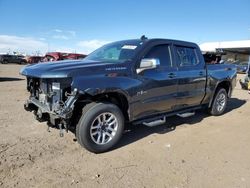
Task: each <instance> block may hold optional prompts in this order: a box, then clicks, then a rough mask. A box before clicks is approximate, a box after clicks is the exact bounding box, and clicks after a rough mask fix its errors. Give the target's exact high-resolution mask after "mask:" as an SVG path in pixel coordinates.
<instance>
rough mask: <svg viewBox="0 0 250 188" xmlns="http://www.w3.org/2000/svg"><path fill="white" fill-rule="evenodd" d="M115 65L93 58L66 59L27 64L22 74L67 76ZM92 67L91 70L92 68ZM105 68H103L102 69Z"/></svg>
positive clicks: (40, 76) (38, 76) (52, 76)
mask: <svg viewBox="0 0 250 188" xmlns="http://www.w3.org/2000/svg"><path fill="white" fill-rule="evenodd" d="M109 65H113V63H108V62H100V61H92V60H84V59H83V60H64V61H56V62H45V63H38V64H33V65H27V66H25V67H23V68H22V69H21V70H20V74H22V75H24V76H29V77H37V78H65V77H71V76H72V75H75V74H77V73H80V72H81V73H82V74H84V72H86V73H87V72H89V71H91V70H92V69H93V68H94V70H98V68H100V67H103V66H108V67H109ZM90 69H91V70H90ZM103 69H105V67H104V68H102V70H103Z"/></svg>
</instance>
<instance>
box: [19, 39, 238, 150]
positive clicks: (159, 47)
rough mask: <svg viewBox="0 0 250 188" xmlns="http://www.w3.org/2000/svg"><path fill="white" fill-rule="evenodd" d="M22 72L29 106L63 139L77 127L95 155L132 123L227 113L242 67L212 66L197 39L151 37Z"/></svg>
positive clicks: (80, 139) (110, 145)
mask: <svg viewBox="0 0 250 188" xmlns="http://www.w3.org/2000/svg"><path fill="white" fill-rule="evenodd" d="M20 73H21V74H22V75H24V76H26V77H27V90H28V91H29V92H30V96H29V98H28V100H27V101H26V103H25V105H24V107H25V109H26V110H29V111H31V110H33V111H34V113H35V116H36V118H37V119H39V120H43V119H46V120H47V121H49V122H50V124H53V125H56V126H58V127H59V128H60V133H61V134H60V135H61V136H62V135H63V131H64V130H65V129H66V131H67V130H68V129H71V130H72V128H75V134H76V138H77V140H78V142H79V144H80V145H82V146H83V147H85V148H86V149H87V150H89V151H91V152H95V153H101V152H105V151H108V150H110V149H111V148H113V147H114V146H115V145H116V144H117V142H118V141H119V140H120V138H121V136H122V134H123V130H124V126H125V124H126V123H130V124H144V125H147V126H155V125H159V124H163V123H165V122H166V121H167V117H169V116H171V115H183V114H185V113H189V112H194V111H195V110H197V109H200V108H207V109H208V111H209V112H210V114H212V115H215V116H218V115H221V114H223V112H224V111H225V108H226V106H227V101H228V98H229V97H230V96H231V94H232V90H233V89H234V87H235V84H236V67H235V66H234V65H227V64H225V65H224V64H214V65H206V64H205V62H204V58H203V56H202V53H201V51H200V49H199V47H198V45H196V44H195V43H191V42H184V41H177V40H169V39H147V38H145V37H142V38H141V39H134V40H124V41H118V42H113V43H110V44H107V45H104V46H103V47H101V48H99V49H97V50H96V51H94V52H92V53H91V54H90V55H88V56H87V57H86V58H85V59H82V60H71V61H69V60H66V61H59V62H57V63H38V64H34V65H28V66H26V67H24V68H23V69H21V71H20ZM73 130H74V129H73Z"/></svg>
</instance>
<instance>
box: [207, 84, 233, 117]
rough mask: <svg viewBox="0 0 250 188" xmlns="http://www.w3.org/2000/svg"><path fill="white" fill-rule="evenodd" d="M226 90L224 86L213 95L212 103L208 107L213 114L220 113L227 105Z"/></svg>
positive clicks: (217, 114)
mask: <svg viewBox="0 0 250 188" xmlns="http://www.w3.org/2000/svg"><path fill="white" fill-rule="evenodd" d="M227 99H228V98H227V92H226V90H225V89H224V88H219V89H218V90H217V92H216V94H215V96H214V99H213V103H212V105H211V107H210V108H209V109H208V111H209V113H210V114H211V115H213V116H219V115H222V114H223V113H224V111H225V109H226V106H227Z"/></svg>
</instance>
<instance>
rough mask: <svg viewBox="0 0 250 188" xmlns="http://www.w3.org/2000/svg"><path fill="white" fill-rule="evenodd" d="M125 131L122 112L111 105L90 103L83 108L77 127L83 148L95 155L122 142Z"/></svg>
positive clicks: (78, 138)
mask: <svg viewBox="0 0 250 188" xmlns="http://www.w3.org/2000/svg"><path fill="white" fill-rule="evenodd" d="M123 130H124V117H123V114H122V112H121V110H120V109H119V108H118V107H117V106H116V105H114V104H111V103H90V104H88V105H86V106H85V107H84V108H83V113H82V117H81V119H80V120H79V122H78V124H77V127H76V137H77V140H78V142H79V143H80V145H81V146H83V147H85V148H86V149H87V150H89V151H91V152H94V153H101V152H105V151H108V150H109V149H111V148H112V147H113V146H114V145H115V144H117V142H118V141H119V140H120V138H121V136H122V133H123Z"/></svg>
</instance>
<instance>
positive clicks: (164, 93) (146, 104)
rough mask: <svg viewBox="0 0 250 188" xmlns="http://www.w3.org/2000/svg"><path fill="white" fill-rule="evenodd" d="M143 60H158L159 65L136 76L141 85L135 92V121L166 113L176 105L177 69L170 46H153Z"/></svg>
mask: <svg viewBox="0 0 250 188" xmlns="http://www.w3.org/2000/svg"><path fill="white" fill-rule="evenodd" d="M143 58H155V59H159V61H160V65H159V66H158V67H157V68H156V69H151V70H144V71H143V72H141V73H139V74H138V80H141V83H142V85H140V87H138V88H136V91H135V92H136V96H135V98H134V100H135V103H134V108H133V114H134V118H135V119H138V118H143V117H145V116H149V115H154V114H159V113H162V112H168V111H170V110H171V109H172V107H173V106H174V105H175V103H176V92H177V79H176V77H175V75H176V71H177V69H176V65H175V64H174V62H173V61H172V53H171V44H159V45H154V46H152V47H151V48H150V50H149V51H148V52H147V53H146V54H145V56H144V57H143Z"/></svg>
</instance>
